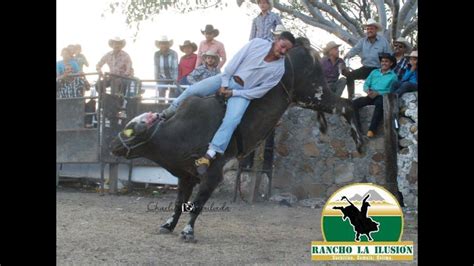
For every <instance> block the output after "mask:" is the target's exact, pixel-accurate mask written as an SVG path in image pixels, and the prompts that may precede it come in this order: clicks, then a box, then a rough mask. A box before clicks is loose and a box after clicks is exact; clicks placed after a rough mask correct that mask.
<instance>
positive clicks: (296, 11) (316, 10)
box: [108, 0, 418, 46]
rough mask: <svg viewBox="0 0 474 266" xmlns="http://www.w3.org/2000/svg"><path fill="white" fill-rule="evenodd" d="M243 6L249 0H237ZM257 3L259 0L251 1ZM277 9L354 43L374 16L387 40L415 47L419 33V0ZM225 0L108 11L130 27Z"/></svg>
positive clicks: (333, 0)
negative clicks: (168, 12) (405, 41)
mask: <svg viewBox="0 0 474 266" xmlns="http://www.w3.org/2000/svg"><path fill="white" fill-rule="evenodd" d="M236 1H237V5H238V6H241V5H242V3H243V2H245V1H246V0H236ZM250 2H251V3H253V4H256V0H250ZM273 5H274V9H276V10H278V11H280V12H281V14H282V16H283V17H286V18H290V19H293V20H298V21H301V22H302V23H304V24H306V25H309V26H313V27H317V28H320V29H323V30H325V31H327V32H329V33H332V34H334V35H335V36H337V37H338V38H339V39H341V40H343V41H344V42H346V43H348V44H349V45H351V46H353V45H355V44H356V43H357V41H358V40H359V39H360V38H362V37H364V36H365V34H364V30H363V24H364V23H365V22H366V21H367V20H368V19H369V18H373V19H375V20H376V21H379V22H380V24H382V26H383V27H384V31H383V34H384V35H385V37H387V39H389V40H390V39H391V40H395V39H397V38H398V37H405V38H407V39H408V40H409V41H410V42H411V43H412V44H414V45H415V46H416V43H417V35H418V4H417V0H319V1H317V0H285V1H280V0H274V1H273ZM227 6H228V4H227V3H226V1H225V0H224V1H222V0H167V1H166V0H158V1H156V0H125V1H123V2H113V3H111V4H110V5H109V9H108V12H110V13H115V12H122V13H123V14H125V15H126V22H127V24H128V25H129V26H130V27H136V30H137V31H138V30H139V29H140V22H142V21H146V20H153V18H154V17H156V16H157V15H158V14H159V13H160V11H162V10H167V9H174V10H178V11H179V12H182V13H186V12H190V11H194V10H199V9H207V8H226V7H227Z"/></svg>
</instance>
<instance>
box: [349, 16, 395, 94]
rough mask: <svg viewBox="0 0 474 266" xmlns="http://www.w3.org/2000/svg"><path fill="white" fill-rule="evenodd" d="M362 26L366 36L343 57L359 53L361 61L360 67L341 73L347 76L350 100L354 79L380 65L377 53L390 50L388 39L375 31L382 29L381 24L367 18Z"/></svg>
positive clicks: (362, 77)
mask: <svg viewBox="0 0 474 266" xmlns="http://www.w3.org/2000/svg"><path fill="white" fill-rule="evenodd" d="M364 26H365V30H366V37H364V38H362V39H360V40H359V41H358V42H357V44H356V45H355V46H354V47H352V49H351V50H350V51H349V52H348V53H347V54H346V56H345V57H344V60H346V59H350V58H352V57H354V56H356V55H359V56H360V58H361V63H362V67H360V68H358V69H355V70H353V71H350V70H349V69H348V68H346V69H343V70H342V74H343V75H344V76H346V78H347V93H348V98H349V99H350V100H352V98H353V97H354V89H355V83H354V81H355V80H358V79H366V78H367V76H369V74H370V73H371V72H372V71H373V70H374V69H377V68H379V67H380V62H379V58H378V55H379V53H391V52H392V50H391V48H390V43H389V42H388V40H387V39H386V38H385V37H384V36H383V35H382V34H377V32H379V31H382V30H383V27H382V24H380V23H378V22H376V21H375V20H373V19H369V20H368V21H367V23H366V24H365V25H364Z"/></svg>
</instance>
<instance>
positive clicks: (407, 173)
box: [397, 92, 418, 209]
mask: <svg viewBox="0 0 474 266" xmlns="http://www.w3.org/2000/svg"><path fill="white" fill-rule="evenodd" d="M399 102H400V113H399V119H398V121H399V124H400V129H399V131H398V137H399V141H398V144H399V146H400V151H399V152H398V157H397V158H398V177H397V181H398V189H399V190H400V192H401V193H402V195H403V202H404V203H405V205H406V206H407V207H409V208H413V209H417V207H418V92H412V93H405V94H403V95H402V97H401V99H400V100H399Z"/></svg>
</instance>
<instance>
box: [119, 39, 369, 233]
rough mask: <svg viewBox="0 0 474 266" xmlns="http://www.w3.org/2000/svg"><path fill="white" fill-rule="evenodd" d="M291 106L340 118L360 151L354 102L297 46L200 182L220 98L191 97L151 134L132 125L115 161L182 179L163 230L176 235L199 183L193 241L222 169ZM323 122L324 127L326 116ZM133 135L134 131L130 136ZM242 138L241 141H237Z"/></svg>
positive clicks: (219, 112) (121, 137)
mask: <svg viewBox="0 0 474 266" xmlns="http://www.w3.org/2000/svg"><path fill="white" fill-rule="evenodd" d="M291 103H296V104H298V105H300V106H301V107H304V108H308V109H312V110H315V111H319V112H327V113H337V114H341V115H342V116H344V117H345V119H346V120H347V121H348V122H349V123H350V125H351V133H352V137H353V138H354V140H355V142H356V146H357V148H358V150H359V151H360V148H361V146H362V138H361V134H360V131H359V129H358V127H357V126H356V123H355V120H354V115H353V109H352V105H351V102H350V101H349V100H347V99H342V98H339V97H337V96H335V95H334V94H333V93H332V92H331V91H330V90H329V89H328V86H327V84H326V81H325V79H324V76H323V73H322V69H321V65H320V63H319V60H318V59H317V57H316V56H315V51H314V50H313V49H312V48H310V47H307V46H306V47H305V46H303V45H296V46H295V47H294V48H293V49H291V50H290V51H289V52H288V54H287V56H286V59H285V74H284V76H283V77H282V79H281V82H279V83H278V84H277V85H276V86H275V87H274V88H272V89H271V90H270V91H269V92H268V93H267V94H266V95H265V96H264V97H262V98H260V99H255V100H252V102H251V104H250V105H249V107H248V109H247V111H246V113H245V115H244V116H243V118H242V120H241V123H240V125H239V127H238V128H237V129H236V132H234V135H233V137H232V140H231V141H230V144H229V146H228V148H227V150H226V152H225V153H224V154H223V155H218V156H217V157H216V159H215V160H214V161H213V162H212V164H211V166H210V167H209V169H208V171H207V174H205V175H204V176H198V174H197V172H196V170H195V168H194V160H195V159H196V158H198V157H200V156H202V155H203V154H204V153H205V152H206V150H207V147H208V143H209V142H210V140H211V139H212V137H213V135H214V133H215V132H216V131H217V128H218V127H219V125H220V124H221V121H222V119H223V117H224V113H225V106H224V105H223V104H222V102H220V101H219V100H218V99H217V98H216V97H213V96H210V97H205V98H200V97H189V98H188V99H186V100H185V101H183V103H182V104H181V105H180V106H179V108H178V110H177V113H176V115H174V116H173V117H172V118H170V119H169V120H167V121H164V122H158V123H155V124H154V125H153V126H151V127H150V128H146V127H145V126H144V124H143V123H137V122H130V123H129V124H128V125H127V126H126V129H133V132H134V133H133V134H132V135H131V136H130V135H129V137H126V136H125V135H126V134H124V131H122V132H121V133H119V137H117V138H115V139H114V140H113V141H112V143H111V149H112V152H113V154H115V155H116V156H125V157H126V158H136V157H145V158H147V159H150V160H152V161H154V162H156V163H158V164H159V165H161V166H162V167H164V168H165V169H166V170H168V171H169V172H170V173H171V174H173V175H174V176H176V177H178V179H179V181H178V196H177V199H176V202H175V210H174V214H173V216H172V217H171V218H169V219H168V220H167V221H166V222H165V223H164V224H163V225H161V227H160V231H161V232H163V233H168V232H172V231H173V230H174V228H175V226H176V224H177V222H178V219H179V217H180V216H181V212H182V204H183V203H185V202H188V200H189V198H190V196H191V193H192V190H193V188H194V186H195V185H196V184H197V183H200V186H199V191H198V193H197V195H196V197H195V198H194V200H193V202H192V203H193V207H194V208H193V210H192V211H191V212H190V220H189V222H188V224H187V225H186V227H185V228H184V230H183V231H182V232H181V234H182V238H183V239H185V240H194V223H195V221H196V218H197V217H198V215H199V214H200V212H201V210H202V207H203V206H204V204H205V203H206V201H207V200H208V199H209V197H210V196H211V194H212V192H213V191H214V189H215V188H216V187H217V185H218V184H219V183H220V182H221V180H222V178H223V173H222V168H223V166H224V165H225V163H226V162H228V161H229V160H230V159H232V158H235V157H237V158H239V159H242V158H243V157H244V156H245V155H247V154H249V153H250V152H251V151H253V150H254V149H255V148H256V147H257V146H258V145H259V144H260V143H261V142H262V141H263V140H265V138H266V137H267V136H268V134H269V133H270V132H271V130H272V129H273V128H274V127H275V126H276V124H277V123H278V121H279V119H280V117H281V116H282V115H283V113H284V112H285V110H286V109H287V108H288V107H289V105H290V104H291ZM318 117H320V118H322V119H320V121H321V120H322V121H321V122H324V123H323V125H322V127H325V126H326V125H325V120H324V116H323V115H319V116H318ZM129 132H130V131H129ZM237 136H239V138H237Z"/></svg>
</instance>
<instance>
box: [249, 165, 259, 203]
mask: <svg viewBox="0 0 474 266" xmlns="http://www.w3.org/2000/svg"><path fill="white" fill-rule="evenodd" d="M250 178H251V179H250V203H254V202H255V200H256V199H257V198H258V188H259V187H260V183H261V182H262V173H261V172H260V171H252V172H250Z"/></svg>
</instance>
